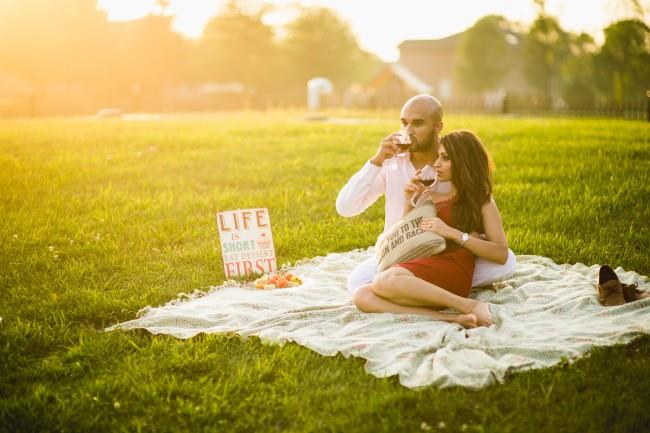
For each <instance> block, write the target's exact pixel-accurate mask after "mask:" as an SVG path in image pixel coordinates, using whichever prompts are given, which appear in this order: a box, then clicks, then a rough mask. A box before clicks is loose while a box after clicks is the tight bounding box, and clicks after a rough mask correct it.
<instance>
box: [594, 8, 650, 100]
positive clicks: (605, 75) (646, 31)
mask: <svg viewBox="0 0 650 433" xmlns="http://www.w3.org/2000/svg"><path fill="white" fill-rule="evenodd" d="M595 66H596V71H597V83H598V87H599V89H600V90H601V91H602V92H603V94H604V95H605V96H607V97H609V98H612V99H613V100H614V101H615V102H616V103H618V104H621V103H622V102H623V101H624V100H625V99H636V98H638V97H640V96H642V95H643V94H644V93H645V91H646V90H647V89H650V28H648V25H647V24H645V23H644V22H642V21H639V20H635V19H634V20H622V21H618V22H616V23H614V24H612V25H610V26H609V27H607V28H606V29H605V43H604V45H603V47H602V48H601V50H600V52H599V53H598V54H596V57H595Z"/></svg>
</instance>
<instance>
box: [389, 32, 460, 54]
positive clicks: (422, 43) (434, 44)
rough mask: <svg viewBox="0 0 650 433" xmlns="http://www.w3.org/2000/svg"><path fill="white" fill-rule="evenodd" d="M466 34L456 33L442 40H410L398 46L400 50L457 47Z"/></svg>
mask: <svg viewBox="0 0 650 433" xmlns="http://www.w3.org/2000/svg"><path fill="white" fill-rule="evenodd" d="M463 33H464V32H461V33H456V34H453V35H450V36H447V37H444V38H441V39H409V40H406V41H404V42H402V43H401V44H399V45H398V48H399V49H400V50H403V49H404V48H406V49H409V48H421V49H428V48H442V47H455V46H456V45H457V44H458V41H459V39H460V36H461V35H462V34H463Z"/></svg>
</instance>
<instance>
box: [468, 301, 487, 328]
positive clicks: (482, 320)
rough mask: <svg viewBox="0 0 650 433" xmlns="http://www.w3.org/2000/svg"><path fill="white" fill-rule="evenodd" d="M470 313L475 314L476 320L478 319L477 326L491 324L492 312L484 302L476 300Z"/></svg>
mask: <svg viewBox="0 0 650 433" xmlns="http://www.w3.org/2000/svg"><path fill="white" fill-rule="evenodd" d="M469 314H470V315H472V314H473V315H475V316H476V320H477V321H478V326H490V325H492V314H491V313H490V307H489V306H488V304H487V303H486V302H481V301H476V304H474V307H472V311H470V313H469Z"/></svg>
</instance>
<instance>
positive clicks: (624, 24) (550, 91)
mask: <svg viewBox="0 0 650 433" xmlns="http://www.w3.org/2000/svg"><path fill="white" fill-rule="evenodd" d="M536 3H538V5H539V6H540V10H539V14H538V16H537V18H536V19H535V21H534V22H533V23H532V24H531V25H530V27H529V28H528V29H522V28H520V26H519V25H517V24H516V23H512V22H509V21H508V20H507V19H505V18H504V17H502V16H495V15H490V16H486V17H483V18H481V19H480V20H478V21H477V22H476V23H475V24H474V25H473V26H472V27H471V28H470V29H469V30H467V31H466V32H465V33H464V34H463V36H462V38H461V42H460V46H459V53H458V57H459V61H458V64H457V75H458V80H459V82H460V84H461V86H462V87H463V89H464V90H465V92H467V93H470V94H471V93H480V92H485V91H489V90H492V89H495V88H499V87H503V86H504V80H506V79H507V77H508V72H509V71H510V70H511V69H512V68H515V67H517V66H520V67H521V68H522V69H523V75H524V77H525V79H526V81H527V83H528V85H529V86H530V88H531V89H532V91H533V92H534V93H535V94H536V95H538V96H540V97H541V98H543V99H545V100H546V101H554V100H561V101H563V102H565V103H566V104H568V106H569V107H572V108H580V107H582V106H588V105H590V104H593V103H594V102H595V101H608V102H611V103H614V104H618V105H620V104H623V103H624V101H627V100H639V99H640V98H642V97H643V96H644V95H645V94H646V91H647V90H650V28H649V27H648V25H647V24H646V23H645V22H643V21H642V20H641V19H638V18H631V19H624V20H620V21H617V22H614V23H612V24H611V25H609V26H608V27H606V28H605V29H604V34H605V39H604V43H603V44H602V45H601V46H598V45H597V44H596V42H595V41H594V38H593V37H592V36H590V35H588V34H586V33H579V34H576V33H572V32H569V31H566V30H564V29H563V28H562V27H561V26H560V23H559V22H558V20H557V18H556V17H553V16H550V15H548V14H547V13H546V11H545V9H544V2H543V1H537V2H536ZM517 63H519V65H517Z"/></svg>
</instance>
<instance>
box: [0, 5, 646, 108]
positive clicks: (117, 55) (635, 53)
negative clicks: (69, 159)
mask: <svg viewBox="0 0 650 433" xmlns="http://www.w3.org/2000/svg"><path fill="white" fill-rule="evenodd" d="M537 3H538V4H539V5H540V12H539V15H538V17H537V19H536V20H535V21H534V22H533V23H532V24H531V25H530V27H528V28H527V29H523V28H521V26H519V25H517V24H515V23H511V22H509V21H507V20H506V19H505V18H503V17H500V16H488V17H484V18H482V19H480V20H479V21H478V22H477V23H476V24H475V25H474V26H472V27H471V28H470V29H469V30H468V31H466V32H465V33H464V34H463V36H462V39H461V43H460V46H459V48H458V50H459V52H458V58H459V60H458V67H457V76H458V80H459V82H460V83H461V85H462V87H463V89H464V91H465V92H466V93H467V94H480V93H481V92H485V91H488V90H491V89H495V88H498V87H499V86H501V85H502V84H503V81H504V80H505V79H506V77H507V73H508V71H509V70H510V69H512V68H513V67H515V63H516V62H517V61H519V62H520V67H522V68H523V70H524V75H525V78H526V80H527V81H528V84H529V86H530V87H531V88H532V89H533V90H534V92H536V93H537V94H538V95H540V96H542V97H544V98H548V99H549V100H552V99H554V98H556V99H557V98H562V99H563V100H564V101H567V102H568V103H569V104H570V105H571V104H573V105H576V104H580V103H583V102H584V101H589V100H594V99H595V98H601V99H602V98H605V99H608V100H612V101H617V102H622V101H624V100H626V99H628V98H638V97H639V95H641V94H644V92H645V91H646V89H649V88H650V29H649V28H648V25H647V24H645V23H644V22H643V21H642V20H640V19H628V20H622V21H619V22H616V23H613V24H612V25H610V26H608V27H607V28H606V29H605V41H604V44H603V45H602V46H598V45H597V44H596V43H595V41H594V39H593V38H592V37H591V36H589V35H588V34H585V33H582V34H573V33H571V32H568V31H565V30H564V29H562V28H561V26H560V24H559V22H558V20H557V19H556V18H555V17H553V16H550V15H548V14H547V13H546V12H545V10H544V7H543V1H541V0H537ZM158 4H159V11H158V13H154V14H152V15H149V16H147V17H145V18H142V19H139V20H136V21H132V22H126V23H123V22H110V21H108V19H107V17H106V13H105V12H103V11H101V10H98V9H97V5H96V1H95V0H66V1H65V2H57V1H51V0H6V1H2V2H0V84H2V76H3V74H4V75H7V74H9V75H10V76H13V77H18V78H19V79H20V80H22V81H24V82H25V83H27V84H28V86H29V87H30V88H32V89H34V93H35V95H36V97H37V98H39V97H40V98H41V99H48V98H49V100H50V102H51V104H52V107H51V111H59V112H65V110H66V107H67V109H68V111H79V110H84V109H88V108H90V107H95V109H96V108H97V107H101V106H123V107H125V108H132V109H143V110H144V109H154V110H157V109H165V108H170V109H175V108H177V107H167V106H165V102H164V101H165V98H166V96H169V93H170V91H175V92H176V94H175V95H176V96H175V97H176V99H178V95H179V94H182V92H183V90H182V89H192V88H194V87H192V86H199V85H200V84H201V83H206V82H214V83H232V82H238V83H241V84H243V86H242V88H243V89H244V90H242V92H243V95H244V96H243V98H244V99H245V100H246V103H247V106H249V107H251V108H265V107H277V106H288V105H289V106H290V105H295V106H298V105H304V99H305V83H306V82H307V80H309V79H310V78H313V77H315V76H323V77H327V78H328V79H330V80H331V81H332V82H333V83H334V86H335V88H337V89H345V88H347V87H348V86H350V85H351V84H353V83H367V82H368V81H369V80H370V79H371V78H372V77H373V75H374V74H376V73H377V72H378V70H379V68H380V66H381V62H380V61H379V59H378V58H377V57H376V56H374V55H372V54H370V53H368V52H365V51H364V50H362V49H361V48H360V46H359V44H358V42H357V40H356V38H355V36H354V34H353V32H352V31H351V29H350V27H349V25H348V24H347V23H346V22H345V21H343V20H342V19H341V18H340V17H338V16H337V15H336V14H335V13H334V12H333V11H331V10H329V9H325V8H302V9H301V10H300V11H299V12H300V13H299V14H298V16H297V18H295V19H294V20H293V21H291V22H290V23H288V24H287V25H286V26H284V27H283V28H282V34H279V32H278V31H277V29H276V28H273V27H271V26H269V25H267V24H265V23H264V19H263V18H264V16H265V13H266V12H268V10H267V9H265V8H264V7H263V6H262V7H258V8H257V9H255V10H250V9H248V10H245V9H244V8H242V7H241V6H240V4H239V3H237V1H236V0H231V1H230V2H229V3H227V5H226V6H225V8H224V9H223V10H222V11H221V13H219V15H217V16H216V17H214V18H213V19H212V20H211V21H210V22H209V23H208V24H207V26H206V27H205V29H204V31H203V34H202V36H201V37H200V38H199V39H198V40H188V39H185V38H183V37H182V36H181V35H179V34H178V33H176V32H175V31H173V29H172V17H170V16H168V15H167V14H166V13H165V12H166V7H167V3H166V1H164V0H161V1H159V2H158ZM513 37H514V38H515V39H516V40H513ZM515 42H516V43H515ZM170 89H176V90H170ZM178 89H181V90H178ZM179 92H180V93H179ZM188 92H190V90H188ZM43 95H44V96H43ZM1 97H2V95H1V94H0V98H1ZM238 98H242V95H241V94H240V95H239V96H238ZM66 104H67V105H66ZM57 107H58V109H57Z"/></svg>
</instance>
